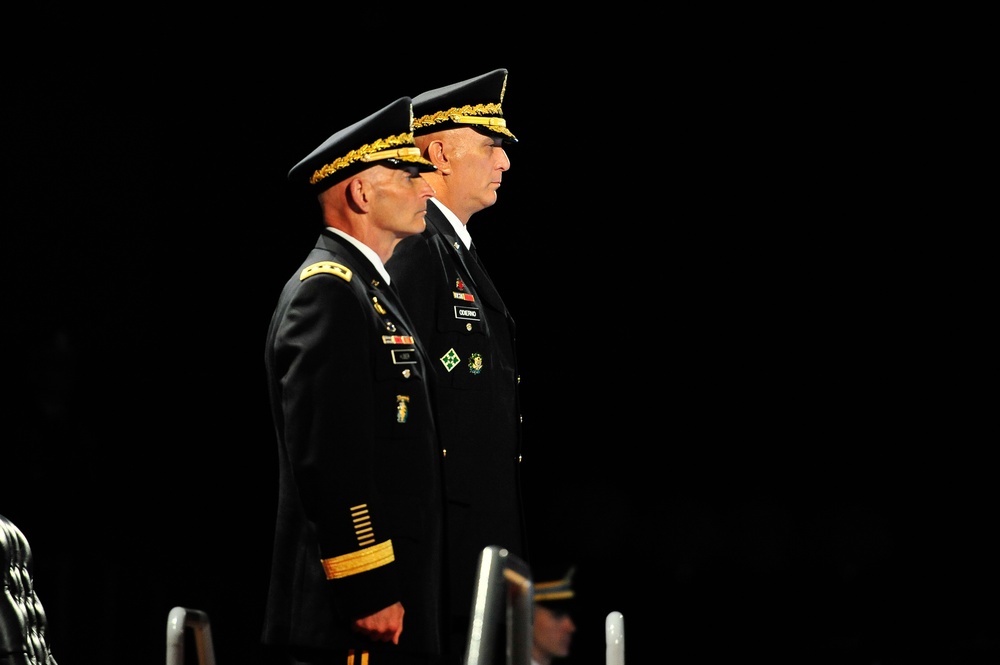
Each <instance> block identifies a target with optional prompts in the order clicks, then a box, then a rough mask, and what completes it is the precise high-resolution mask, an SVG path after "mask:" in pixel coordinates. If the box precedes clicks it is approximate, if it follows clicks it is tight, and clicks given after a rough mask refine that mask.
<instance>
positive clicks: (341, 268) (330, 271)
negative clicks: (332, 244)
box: [299, 261, 353, 282]
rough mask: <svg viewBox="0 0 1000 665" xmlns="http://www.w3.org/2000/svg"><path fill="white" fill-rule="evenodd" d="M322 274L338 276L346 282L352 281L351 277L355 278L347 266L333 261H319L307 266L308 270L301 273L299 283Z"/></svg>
mask: <svg viewBox="0 0 1000 665" xmlns="http://www.w3.org/2000/svg"><path fill="white" fill-rule="evenodd" d="M321 274H326V275H336V276H337V277H339V278H341V279H342V280H344V281H345V282H349V281H351V277H352V276H353V273H352V272H351V269H350V268H348V267H347V266H345V265H341V264H339V263H334V262H333V261H319V262H317V263H314V264H312V265H311V266H306V268H305V269H304V270H303V271H302V272H301V273H299V281H302V280H304V279H305V278H307V277H312V276H313V275H321Z"/></svg>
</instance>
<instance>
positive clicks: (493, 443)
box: [386, 201, 527, 621]
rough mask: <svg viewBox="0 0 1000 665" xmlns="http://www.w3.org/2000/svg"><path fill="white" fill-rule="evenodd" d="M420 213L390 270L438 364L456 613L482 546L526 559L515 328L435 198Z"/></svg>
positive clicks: (465, 600)
mask: <svg viewBox="0 0 1000 665" xmlns="http://www.w3.org/2000/svg"><path fill="white" fill-rule="evenodd" d="M425 220H426V222H427V228H426V230H425V231H424V233H423V234H421V235H417V236H411V237H408V238H405V239H403V240H402V241H401V242H400V243H399V245H397V246H396V249H395V251H394V252H393V254H392V257H391V258H390V259H389V261H388V262H387V263H386V269H387V270H388V271H389V274H390V275H391V276H392V284H393V286H395V287H396V288H397V289H399V292H400V295H401V296H402V297H403V303H404V304H405V306H406V308H407V312H408V313H409V314H410V315H411V317H412V319H413V321H414V324H415V325H416V327H417V333H418V335H419V337H420V339H421V341H422V342H423V344H424V346H425V348H426V349H427V352H428V354H429V355H430V363H431V365H433V367H434V369H435V372H436V379H437V380H436V384H435V387H434V396H435V403H436V409H437V413H438V418H437V426H438V433H439V437H440V440H441V447H442V449H443V450H444V452H445V457H444V473H445V494H446V499H447V504H446V505H447V532H448V560H447V564H448V578H449V580H450V587H451V594H450V597H451V602H452V604H453V606H452V611H453V613H457V614H458V615H459V616H460V617H462V618H464V617H465V616H467V615H468V613H469V609H470V608H471V605H472V599H473V593H474V589H473V586H474V582H475V577H476V563H477V561H478V559H479V554H480V553H481V552H482V550H483V548H484V547H487V546H490V545H496V546H500V547H505V548H507V549H508V550H509V551H510V552H512V553H513V554H516V555H517V556H519V557H521V558H523V559H527V553H526V552H525V542H526V536H525V523H524V518H523V510H522V503H521V479H520V475H521V474H520V458H521V419H520V406H519V398H518V382H519V376H518V372H517V359H516V355H515V326H514V320H513V318H512V317H511V315H510V313H509V312H508V311H507V308H506V306H505V305H504V302H503V300H502V299H501V297H500V294H499V293H497V291H496V288H495V287H494V286H493V283H492V281H491V280H490V278H489V276H488V275H487V273H486V272H485V270H484V269H483V268H482V266H481V265H480V263H479V262H478V261H477V260H476V258H475V257H473V256H472V254H471V253H470V252H468V251H467V250H466V248H465V245H464V244H462V242H461V240H460V239H459V238H458V236H457V234H456V233H455V230H454V228H453V227H452V226H451V224H450V223H449V222H448V219H447V218H446V217H445V216H444V214H443V213H442V212H441V210H440V208H438V207H437V204H436V202H435V201H431V202H430V203H428V206H427V215H426V217H425ZM462 618H460V619H459V620H460V621H461V620H463V619H462Z"/></svg>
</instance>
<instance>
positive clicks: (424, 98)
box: [413, 69, 517, 143]
mask: <svg viewBox="0 0 1000 665" xmlns="http://www.w3.org/2000/svg"><path fill="white" fill-rule="evenodd" d="M506 90H507V70H506V69H495V70H493V71H492V72H489V73H488V74H483V75H481V76H477V77H475V78H471V79H467V80H465V81H460V82H459V83H453V84H451V85H446V86H444V87H443V88H435V89H434V90H428V91H427V92H424V93H421V94H419V95H417V96H416V97H414V98H413V133H414V134H415V135H417V136H420V135H422V134H429V133H431V132H436V131H438V130H441V129H455V128H456V127H472V128H473V129H476V130H478V131H480V132H483V133H484V134H488V135H490V136H497V137H499V138H501V139H503V141H504V142H505V143H517V138H516V137H515V136H514V135H513V134H512V133H511V132H510V130H509V129H507V121H506V120H505V119H504V117H503V109H502V108H501V104H502V103H503V96H504V92H505V91H506Z"/></svg>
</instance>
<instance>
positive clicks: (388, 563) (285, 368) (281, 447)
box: [263, 233, 443, 654]
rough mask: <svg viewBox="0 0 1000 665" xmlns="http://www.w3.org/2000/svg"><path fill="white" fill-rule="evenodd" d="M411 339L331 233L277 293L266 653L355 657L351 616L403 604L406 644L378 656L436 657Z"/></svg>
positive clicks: (362, 265)
mask: <svg viewBox="0 0 1000 665" xmlns="http://www.w3.org/2000/svg"><path fill="white" fill-rule="evenodd" d="M303 275H305V276H304V277H303ZM412 336H413V330H412V327H411V324H410V323H409V322H408V320H407V318H406V315H405V313H404V312H403V311H402V309H401V308H400V306H399V301H398V296H397V295H396V294H395V292H394V291H393V290H392V289H391V288H389V287H388V286H387V285H386V284H385V283H384V280H383V279H382V277H381V275H380V274H379V273H378V272H377V271H376V270H375V268H374V266H372V264H371V262H370V261H369V260H368V259H367V258H366V257H365V256H364V255H363V254H362V253H361V252H359V251H358V250H357V248H355V247H354V246H353V245H351V244H350V243H348V242H347V241H345V240H343V239H342V238H340V237H337V236H336V235H334V234H332V233H323V234H322V235H321V236H320V238H319V240H318V241H317V243H316V247H315V248H314V249H313V250H312V251H311V252H310V254H309V256H308V257H307V258H306V260H305V261H304V262H303V264H302V266H301V268H300V269H299V270H297V271H296V272H295V274H294V275H293V276H292V277H291V278H290V279H289V281H288V282H287V283H286V284H285V286H284V289H283V290H282V292H281V295H280V297H279V300H278V305H277V307H276V309H275V312H274V315H273V318H272V321H271V324H270V327H269V330H268V335H267V348H266V358H265V365H266V369H267V377H268V385H269V391H270V399H271V411H272V415H273V418H274V423H275V431H276V435H277V440H278V453H279V456H278V467H279V474H280V476H279V483H280V484H279V497H278V510H277V525H276V532H275V544H274V554H273V556H274V559H273V568H272V573H271V582H270V591H269V595H268V602H267V609H266V617H265V622H264V630H263V641H264V642H265V643H266V644H277V645H283V644H293V645H298V646H305V647H309V648H319V649H335V650H339V649H343V648H348V647H351V646H354V645H356V643H357V640H358V639H359V638H358V637H357V636H356V635H354V634H352V633H350V632H349V630H348V626H349V620H350V619H354V618H357V617H361V616H364V615H367V614H370V613H372V612H374V611H377V610H379V609H381V608H383V607H387V606H389V605H391V604H392V603H394V602H396V601H402V603H403V606H404V609H405V612H406V614H405V617H404V629H403V633H402V635H401V638H400V644H399V645H398V647H397V646H394V645H391V644H390V645H388V647H386V645H384V644H379V645H375V648H376V649H378V648H392V649H400V650H404V651H410V652H414V653H422V654H436V653H438V652H439V650H440V647H441V643H440V639H441V638H440V635H441V630H442V628H443V627H442V625H441V620H440V616H439V613H440V612H441V610H442V607H441V600H442V598H441V588H442V587H441V584H442V570H441V566H442V562H443V550H442V546H443V545H442V543H443V534H442V528H443V517H442V511H443V502H442V494H441V483H442V478H441V468H440V465H441V452H440V449H439V447H438V444H437V439H436V433H435V426H434V422H433V417H432V414H431V405H430V397H429V383H428V377H427V373H428V371H429V368H428V360H427V357H426V355H425V353H424V351H423V348H422V347H421V345H420V342H419V340H417V339H413V337H412Z"/></svg>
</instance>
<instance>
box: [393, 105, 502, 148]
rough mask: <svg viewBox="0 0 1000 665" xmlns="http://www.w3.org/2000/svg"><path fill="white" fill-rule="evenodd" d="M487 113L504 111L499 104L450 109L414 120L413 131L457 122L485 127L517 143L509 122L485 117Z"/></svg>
mask: <svg viewBox="0 0 1000 665" xmlns="http://www.w3.org/2000/svg"><path fill="white" fill-rule="evenodd" d="M485 113H495V114H502V113H503V110H502V109H501V108H500V105H499V104H476V105H475V106H463V107H462V108H457V109H448V110H447V111H439V112H437V113H431V114H430V115H425V116H421V117H419V118H416V119H414V121H413V129H422V128H424V127H430V126H431V125H436V124H438V123H441V122H455V123H459V124H462V125H485V126H488V127H489V129H490V130H491V131H494V132H497V133H499V134H503V135H504V136H509V137H510V138H512V139H514V140H515V141H516V140H517V137H516V136H514V135H513V134H512V133H511V131H510V130H509V129H507V121H506V120H505V119H503V118H498V117H494V116H484V115H483V114H485Z"/></svg>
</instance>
